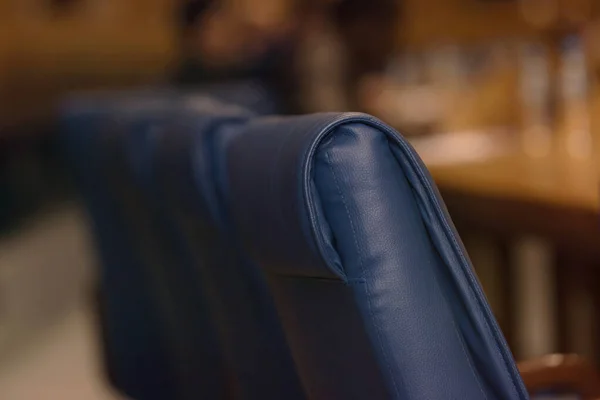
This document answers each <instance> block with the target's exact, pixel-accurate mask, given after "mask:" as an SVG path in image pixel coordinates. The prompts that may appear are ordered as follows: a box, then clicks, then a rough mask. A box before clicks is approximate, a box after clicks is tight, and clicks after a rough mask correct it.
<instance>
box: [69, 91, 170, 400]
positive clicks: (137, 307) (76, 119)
mask: <svg viewBox="0 0 600 400" xmlns="http://www.w3.org/2000/svg"><path fill="white" fill-rule="evenodd" d="M142 97H143V96H142ZM127 98H128V96H127V95H126V94H121V95H113V96H109V95H102V96H98V97H97V96H94V97H87V98H78V99H77V101H73V102H69V103H68V104H67V105H66V107H65V109H64V111H63V114H62V123H61V128H62V139H63V143H64V146H65V150H66V151H65V153H66V156H67V158H68V159H69V161H70V165H71V166H72V171H73V173H74V178H75V181H76V184H77V187H78V189H79V191H80V192H81V194H82V196H83V200H84V203H85V205H86V208H87V210H88V213H89V215H90V217H91V218H90V223H91V227H92V231H93V234H94V238H95V241H96V246H97V249H98V253H99V257H100V261H101V265H102V268H101V269H100V271H99V275H100V276H99V278H100V287H101V293H100V296H99V302H100V304H99V307H100V309H101V310H102V315H101V317H102V321H100V322H101V327H102V330H103V346H104V349H103V352H104V362H105V370H106V371H107V374H108V378H109V380H110V382H111V383H112V384H113V385H114V386H115V387H116V388H117V389H119V390H120V391H122V392H123V393H124V394H126V395H127V396H129V397H131V398H133V399H139V400H154V399H156V400H160V399H167V398H177V397H176V393H177V384H176V382H175V379H176V376H175V374H174V370H173V360H172V358H171V356H170V354H169V350H168V345H167V343H168V342H167V337H166V332H165V330H164V328H163V323H162V320H161V316H160V314H159V313H158V311H157V310H158V307H157V302H156V297H155V295H154V294H153V293H152V290H151V288H150V287H149V285H147V283H146V281H145V279H144V276H145V275H146V271H145V266H144V264H143V262H142V260H141V259H140V258H139V255H138V254H136V253H135V251H133V247H132V246H131V243H130V239H131V235H129V234H128V227H127V223H126V218H125V216H124V215H123V213H122V210H121V209H120V207H119V205H118V203H117V201H116V199H115V196H114V195H113V194H112V193H111V190H110V188H109V186H108V182H107V181H106V179H104V177H103V171H102V166H103V162H104V160H103V154H102V152H101V151H99V148H98V147H97V141H98V137H99V136H101V135H102V134H103V133H104V129H105V127H106V126H107V125H108V121H110V120H111V119H114V115H115V113H116V111H117V110H118V109H119V108H120V107H121V106H123V105H124V104H125V103H126V102H127ZM130 100H132V99H130Z"/></svg>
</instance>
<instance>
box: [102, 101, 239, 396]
mask: <svg viewBox="0 0 600 400" xmlns="http://www.w3.org/2000/svg"><path fill="white" fill-rule="evenodd" d="M179 104H180V101H179V100H171V101H168V102H166V103H165V104H164V105H160V104H158V107H150V108H147V109H144V110H143V112H139V111H136V112H134V113H133V114H131V115H128V113H123V112H122V113H120V115H119V118H118V121H117V122H116V123H115V124H112V126H110V127H107V129H105V132H104V133H103V134H102V135H101V136H99V137H98V139H99V140H98V141H97V142H96V143H97V146H96V147H97V149H98V151H99V152H100V153H101V154H103V155H104V158H103V160H102V166H103V168H102V169H103V172H104V179H105V180H106V181H107V182H108V186H109V190H110V192H111V194H112V195H113V196H115V197H116V199H117V202H118V204H119V207H120V208H121V210H122V212H123V218H124V219H125V220H126V224H127V228H128V229H129V230H128V234H129V245H130V246H131V247H132V249H133V251H135V252H136V254H138V255H139V257H140V259H141V260H142V262H143V265H144V269H145V275H144V276H143V277H141V278H145V279H146V282H147V284H148V285H149V287H150V288H151V290H152V293H153V294H154V295H155V296H156V297H157V302H156V306H157V308H158V311H159V313H160V315H161V316H162V317H163V318H162V320H161V322H162V326H163V328H164V329H165V330H166V335H167V343H168V345H169V347H168V350H169V354H170V356H171V357H172V360H173V363H172V365H173V370H174V373H175V376H176V383H177V397H176V398H180V399H198V398H203V399H222V398H230V397H231V396H232V395H233V394H232V393H230V388H231V382H230V381H229V379H228V372H227V369H226V366H225V365H224V363H223V359H222V356H221V355H222V352H221V347H220V344H219V342H218V340H217V337H216V332H215V329H214V324H213V321H212V316H211V315H210V314H209V312H208V309H207V307H206V299H205V296H204V294H205V292H204V291H203V290H201V289H200V288H199V285H198V284H197V283H198V279H197V278H198V275H197V274H196V271H195V270H194V265H193V263H192V260H191V259H190V257H188V252H187V251H186V248H185V243H184V242H183V241H182V238H181V237H180V235H178V231H177V230H176V229H175V226H174V224H173V223H172V221H171V220H170V219H169V214H168V211H167V210H166V209H165V207H164V206H163V203H162V202H161V201H160V200H159V198H158V193H157V191H156V190H155V187H156V186H155V185H154V181H153V178H154V168H153V167H154V165H153V160H152V155H153V151H154V149H155V144H156V141H155V140H154V139H155V138H156V136H157V135H158V132H159V131H160V130H161V129H164V128H165V127H166V126H168V122H169V121H170V120H171V118H172V117H173V115H174V111H175V110H176V109H178V108H179Z"/></svg>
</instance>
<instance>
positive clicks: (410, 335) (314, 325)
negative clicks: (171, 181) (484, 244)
mask: <svg viewBox="0 0 600 400" xmlns="http://www.w3.org/2000/svg"><path fill="white" fill-rule="evenodd" d="M217 154H221V155H222V157H223V158H224V160H223V163H222V167H221V169H220V170H217V171H216V176H217V177H219V176H220V178H219V181H220V182H221V184H222V190H223V191H224V193H225V198H226V199H227V201H228V203H229V206H230V207H231V212H232V216H233V221H234V223H235V226H236V229H237V233H238V234H239V237H240V238H241V240H242V242H243V246H244V248H245V249H246V250H247V252H248V253H249V254H250V255H251V256H252V257H253V259H254V260H256V261H257V262H258V264H259V265H260V267H262V268H263V269H264V271H266V272H267V276H268V280H269V285H270V287H271V290H272V292H273V294H274V298H275V302H276V305H277V308H278V311H279V314H280V316H281V318H282V321H283V326H284V331H285V333H286V336H287V338H288V342H289V343H290V347H291V350H292V354H293V357H294V360H295V362H296V365H297V367H298V371H299V374H300V376H301V379H302V381H303V384H304V386H305V388H306V390H307V392H308V397H309V398H311V399H386V398H393V399H430V400H431V399H526V398H528V396H527V393H526V390H525V388H524V386H523V383H522V381H521V378H520V376H519V373H518V371H517V368H516V366H515V363H514V360H513V358H512V355H511V353H510V351H509V349H508V348H507V345H506V343H505V340H504V338H503V336H502V333H501V332H500V330H499V328H498V326H497V323H496V321H495V319H494V317H493V315H492V313H491V311H490V308H489V306H488V304H487V302H486V299H485V297H484V295H483V293H482V290H481V287H480V285H479V283H478V281H477V278H476V277H475V275H474V273H473V271H472V268H471V265H470V262H469V260H468V258H467V256H466V253H465V251H464V249H463V246H462V244H461V242H460V239H459V238H458V236H457V234H456V232H455V230H454V228H453V225H452V223H451V221H450V218H449V217H448V215H447V213H446V210H445V207H444V205H443V202H442V200H441V199H440V197H439V195H438V192H437V189H436V188H435V185H434V184H433V182H432V180H431V178H430V176H429V174H428V173H427V170H426V168H425V167H424V166H423V164H422V162H421V161H420V159H419V158H418V156H417V155H416V153H415V152H414V150H413V149H412V148H411V147H410V145H409V144H407V142H406V141H405V140H404V139H403V138H402V137H401V136H400V135H399V134H398V133H397V132H395V131H394V130H392V129H391V128H389V127H387V126H385V125H384V124H383V123H381V122H380V121H378V120H377V119H374V118H372V117H369V116H367V115H363V114H317V115H311V116H301V117H270V118H269V117H267V118H258V119H255V120H253V121H251V122H249V123H248V124H246V125H245V126H243V127H240V129H239V133H238V134H236V135H232V137H231V138H230V139H229V141H228V142H227V143H225V144H224V147H223V148H222V149H220V150H219V151H217Z"/></svg>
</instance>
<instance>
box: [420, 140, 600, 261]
mask: <svg viewBox="0 0 600 400" xmlns="http://www.w3.org/2000/svg"><path fill="white" fill-rule="evenodd" d="M465 142H469V143H471V142H472V140H471V141H465ZM495 146H496V144H494V145H492V146H491V148H492V149H493V148H494V147H495ZM497 146H498V147H503V149H502V151H497V152H494V151H489V152H490V156H489V157H486V156H481V157H472V158H471V159H467V158H468V157H464V158H465V160H463V161H461V160H460V158H461V157H455V158H456V160H452V157H446V156H443V154H444V153H452V152H453V151H454V150H453V149H451V147H452V146H450V145H448V144H444V145H443V146H441V147H437V148H433V147H431V148H430V150H433V151H429V152H427V151H424V152H421V151H419V146H415V147H416V148H417V151H418V152H419V153H420V155H421V156H422V158H423V160H424V161H425V163H426V164H427V166H428V168H429V170H430V171H431V173H432V175H433V178H434V180H435V182H436V184H437V185H438V187H439V189H440V192H441V193H442V196H443V197H444V201H445V202H446V205H447V207H448V209H449V211H450V214H451V216H452V218H453V220H454V221H455V223H456V224H457V226H458V227H459V228H460V227H461V226H463V227H466V228H468V229H472V228H475V229H482V230H485V231H487V232H491V233H498V234H500V235H510V236H512V235H515V234H534V235H539V236H542V237H547V238H549V239H550V240H552V241H554V242H555V243H564V244H566V245H567V246H569V248H571V249H574V250H576V251H586V252H587V251H592V252H594V254H595V253H598V255H599V256H600V249H598V243H600V178H599V176H600V174H599V172H600V167H599V164H598V160H597V158H598V157H592V158H589V159H577V158H573V157H567V156H565V155H560V156H559V155H556V154H549V155H547V156H544V157H531V156H528V155H525V154H523V152H522V151H521V150H519V148H518V146H512V145H509V146H506V143H504V144H502V143H500V142H498V144H497ZM488 147H490V146H488ZM446 149H448V150H447V151H446ZM488 150H489V148H488ZM488 150H485V146H480V147H478V148H477V149H476V150H473V151H470V150H469V151H467V152H465V154H468V153H469V152H470V153H477V152H481V154H483V153H484V152H485V151H488ZM428 153H429V154H428ZM436 154H437V155H439V154H442V157H440V156H436Z"/></svg>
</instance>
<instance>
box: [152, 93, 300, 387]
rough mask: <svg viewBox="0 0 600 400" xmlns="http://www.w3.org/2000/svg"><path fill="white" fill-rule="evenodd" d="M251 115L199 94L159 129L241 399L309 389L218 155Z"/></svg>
mask: <svg viewBox="0 0 600 400" xmlns="http://www.w3.org/2000/svg"><path fill="white" fill-rule="evenodd" d="M250 117H251V114H250V113H249V112H247V111H245V110H242V109H239V108H237V107H234V106H225V105H223V104H220V103H218V102H216V101H212V100H209V99H206V98H205V99H201V98H197V99H194V100H193V101H189V102H188V103H187V104H186V105H185V106H184V107H182V110H181V113H180V114H179V115H178V116H177V118H175V121H176V122H175V123H174V124H173V125H172V126H171V127H170V128H169V129H168V130H165V131H163V132H162V134H158V135H157V136H156V146H155V149H156V154H155V163H156V182H157V191H159V192H161V194H160V196H159V197H160V198H161V199H162V201H164V203H165V209H168V210H169V211H170V212H171V219H172V220H173V221H175V222H176V224H177V226H178V229H179V231H180V232H181V235H182V236H183V237H184V238H185V240H186V241H187V246H188V249H189V251H190V255H191V257H192V259H193V260H194V265H195V268H196V273H197V278H196V279H197V280H198V281H199V283H200V284H201V285H202V290H204V291H205V292H206V293H207V294H208V304H209V308H210V310H211V311H212V315H213V316H214V317H215V321H216V326H217V331H218V335H219V339H220V342H221V343H222V345H223V349H224V357H225V360H226V363H227V365H228V366H229V367H230V368H231V369H232V372H233V379H234V380H235V386H236V393H235V396H236V398H240V399H303V398H304V391H303V388H302V386H301V384H300V381H299V379H298V376H297V372H296V369H295V365H294V362H293V360H292V358H291V354H290V351H289V348H288V345H287V343H286V341H285V338H284V334H283V331H282V328H281V325H280V321H279V318H278V316H277V313H276V309H275V305H274V303H273V300H272V298H271V295H270V293H269V291H268V287H267V285H266V281H265V279H264V277H263V275H262V272H261V271H260V270H259V269H258V268H257V267H256V265H254V264H252V263H251V261H250V260H249V259H248V258H246V257H245V256H244V254H243V253H242V252H241V249H240V248H239V247H238V246H237V244H236V243H235V241H234V240H233V239H232V238H233V236H232V232H231V230H230V229H229V228H228V224H227V220H228V216H227V212H226V210H225V209H224V207H223V204H222V198H221V193H219V192H218V190H217V187H216V186H215V184H214V177H213V174H214V172H215V170H216V165H215V162H216V160H215V157H214V154H215V153H218V148H219V147H220V146H221V142H222V141H227V140H229V138H230V137H231V134H232V133H233V131H235V130H236V127H238V126H239V125H243V124H244V123H245V122H246V121H247V120H248V118H250Z"/></svg>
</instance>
